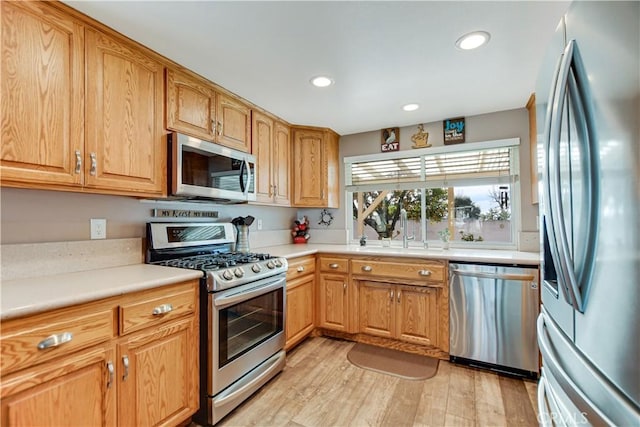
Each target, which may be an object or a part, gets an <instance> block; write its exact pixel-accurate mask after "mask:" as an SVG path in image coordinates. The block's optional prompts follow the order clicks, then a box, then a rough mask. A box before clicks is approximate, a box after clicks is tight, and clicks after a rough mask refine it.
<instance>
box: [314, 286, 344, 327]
mask: <svg viewBox="0 0 640 427" xmlns="http://www.w3.org/2000/svg"><path fill="white" fill-rule="evenodd" d="M348 297H349V295H348V285H347V276H343V275H337V274H336V275H332V274H321V275H320V326H321V327H323V328H327V329H333V330H336V331H347V330H348V329H349V320H348V319H349V311H348V310H349V306H348V301H349V299H348Z"/></svg>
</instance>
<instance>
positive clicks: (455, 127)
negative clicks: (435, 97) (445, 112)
mask: <svg viewBox="0 0 640 427" xmlns="http://www.w3.org/2000/svg"><path fill="white" fill-rule="evenodd" d="M442 128H443V132H444V144H445V145H448V144H459V143H461V142H464V135H465V133H466V129H465V123H464V117H458V118H456V119H447V120H444V121H443V122H442Z"/></svg>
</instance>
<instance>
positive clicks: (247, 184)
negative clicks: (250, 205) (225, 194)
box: [242, 159, 252, 196]
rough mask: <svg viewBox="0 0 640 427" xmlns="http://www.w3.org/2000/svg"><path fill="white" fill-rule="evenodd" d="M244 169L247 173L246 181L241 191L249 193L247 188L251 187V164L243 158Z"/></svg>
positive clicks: (245, 193)
mask: <svg viewBox="0 0 640 427" xmlns="http://www.w3.org/2000/svg"><path fill="white" fill-rule="evenodd" d="M244 170H245V172H246V174H247V182H246V183H245V184H244V186H243V188H242V192H243V193H244V195H245V196H246V195H248V194H249V188H250V187H251V179H252V176H251V165H250V164H249V160H247V159H244Z"/></svg>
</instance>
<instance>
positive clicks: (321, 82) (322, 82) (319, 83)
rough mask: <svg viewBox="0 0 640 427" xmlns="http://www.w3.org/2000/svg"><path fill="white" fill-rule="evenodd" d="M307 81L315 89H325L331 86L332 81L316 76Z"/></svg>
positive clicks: (328, 78)
mask: <svg viewBox="0 0 640 427" xmlns="http://www.w3.org/2000/svg"><path fill="white" fill-rule="evenodd" d="M309 81H310V82H311V84H312V85H314V86H316V87H327V86H331V85H332V84H333V79H332V78H330V77H326V76H316V77H314V78H312V79H311V80H309Z"/></svg>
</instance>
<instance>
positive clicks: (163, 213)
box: [151, 209, 218, 218]
mask: <svg viewBox="0 0 640 427" xmlns="http://www.w3.org/2000/svg"><path fill="white" fill-rule="evenodd" d="M151 216H153V217H156V218H218V211H193V210H182V209H151Z"/></svg>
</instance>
